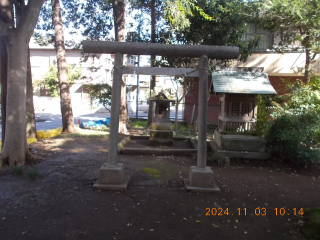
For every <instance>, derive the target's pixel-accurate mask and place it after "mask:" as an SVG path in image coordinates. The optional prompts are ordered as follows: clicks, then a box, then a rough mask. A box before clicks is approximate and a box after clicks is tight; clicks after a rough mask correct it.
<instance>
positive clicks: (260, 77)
mask: <svg viewBox="0 0 320 240" xmlns="http://www.w3.org/2000/svg"><path fill="white" fill-rule="evenodd" d="M211 76H212V83H213V87H214V91H215V92H216V93H247V94H277V92H276V91H275V90H274V88H273V87H272V85H271V83H270V81H269V78H268V75H267V74H266V73H263V72H247V71H217V72H211Z"/></svg>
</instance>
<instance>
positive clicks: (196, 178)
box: [83, 41, 239, 192]
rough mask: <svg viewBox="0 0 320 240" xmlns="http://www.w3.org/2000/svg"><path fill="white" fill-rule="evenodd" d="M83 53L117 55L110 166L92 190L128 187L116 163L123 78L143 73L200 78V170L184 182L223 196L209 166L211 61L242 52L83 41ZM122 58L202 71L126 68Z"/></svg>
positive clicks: (195, 169)
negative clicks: (164, 59) (174, 61)
mask: <svg viewBox="0 0 320 240" xmlns="http://www.w3.org/2000/svg"><path fill="white" fill-rule="evenodd" d="M83 50H84V52H85V53H109V54H114V73H113V83H112V98H111V119H110V137H109V154H108V162H107V163H105V164H103V166H102V167H101V168H100V172H99V177H98V180H97V181H96V183H95V184H94V185H93V187H94V188H96V189H109V190H125V189H126V188H127V186H128V182H129V176H125V175H124V170H123V164H120V163H117V160H118V152H117V145H118V128H119V113H120V98H121V82H122V74H133V73H134V71H136V72H139V74H141V73H143V74H147V75H169V76H170V75H171V76H172V75H185V76H189V77H199V99H198V104H199V107H198V151H197V166H191V167H190V172H189V179H185V181H184V182H185V186H186V189H187V190H191V191H205V192H220V189H219V188H218V187H217V185H216V184H215V182H214V179H213V172H212V170H211V168H209V167H207V166H206V161H207V111H208V102H207V96H208V58H212V59H236V58H237V57H238V54H239V48H238V47H226V46H206V45H174V44H155V43H131V42H130V43H127V42H106V41H84V42H83ZM123 54H131V55H158V56H169V57H194V58H199V68H198V69H194V68H158V67H147V68H146V67H130V68H126V67H125V66H123Z"/></svg>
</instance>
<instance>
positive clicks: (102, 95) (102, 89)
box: [86, 83, 112, 112]
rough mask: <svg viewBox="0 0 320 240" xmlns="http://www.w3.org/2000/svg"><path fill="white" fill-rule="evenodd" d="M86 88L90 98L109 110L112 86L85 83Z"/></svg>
mask: <svg viewBox="0 0 320 240" xmlns="http://www.w3.org/2000/svg"><path fill="white" fill-rule="evenodd" d="M86 88H87V89H88V91H89V95H90V98H91V100H97V101H98V102H99V103H100V104H101V105H102V106H104V108H105V109H107V110H108V111H109V112H111V110H110V106H111V95H112V87H111V86H110V85H109V84H107V83H105V84H95V85H87V86H86Z"/></svg>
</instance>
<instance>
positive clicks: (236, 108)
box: [229, 102, 252, 117]
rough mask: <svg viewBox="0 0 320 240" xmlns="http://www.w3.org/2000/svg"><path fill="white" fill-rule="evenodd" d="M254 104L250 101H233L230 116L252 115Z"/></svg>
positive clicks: (230, 106)
mask: <svg viewBox="0 0 320 240" xmlns="http://www.w3.org/2000/svg"><path fill="white" fill-rule="evenodd" d="M251 111H252V104H251V103H250V102H231V103H230V105H229V117H250V115H251Z"/></svg>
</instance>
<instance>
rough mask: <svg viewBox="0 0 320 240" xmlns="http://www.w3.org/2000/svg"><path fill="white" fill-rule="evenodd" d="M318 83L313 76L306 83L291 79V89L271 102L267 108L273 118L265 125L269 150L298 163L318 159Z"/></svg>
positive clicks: (319, 157)
mask: <svg viewBox="0 0 320 240" xmlns="http://www.w3.org/2000/svg"><path fill="white" fill-rule="evenodd" d="M319 86H320V84H319V78H316V77H313V78H312V81H311V83H310V84H309V85H305V84H303V83H301V82H300V81H297V82H296V83H293V84H292V83H291V84H289V85H288V87H289V88H290V89H291V91H292V92H291V93H289V94H285V95H283V96H278V98H277V99H276V100H277V101H273V102H272V107H269V108H268V110H269V113H270V116H271V117H272V118H273V121H270V122H269V123H268V124H265V125H266V126H265V128H264V131H265V132H266V140H267V146H268V148H269V151H270V152H271V153H273V154H277V155H280V156H283V157H285V158H287V159H291V160H292V161H294V162H296V163H299V164H304V165H308V164H317V163H320V149H319V146H320V91H319Z"/></svg>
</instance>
